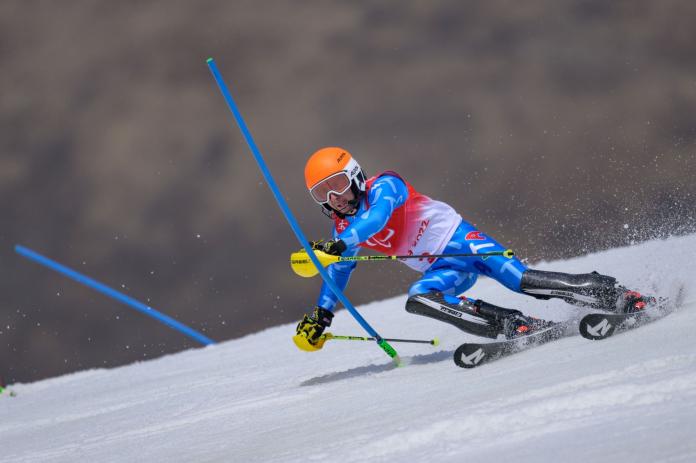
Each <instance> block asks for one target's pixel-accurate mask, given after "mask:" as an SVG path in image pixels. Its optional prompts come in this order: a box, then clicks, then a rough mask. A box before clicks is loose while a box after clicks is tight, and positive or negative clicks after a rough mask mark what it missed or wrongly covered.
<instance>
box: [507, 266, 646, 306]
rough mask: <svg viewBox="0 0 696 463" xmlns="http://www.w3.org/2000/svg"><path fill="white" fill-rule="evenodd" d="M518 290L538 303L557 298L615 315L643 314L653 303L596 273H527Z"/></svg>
mask: <svg viewBox="0 0 696 463" xmlns="http://www.w3.org/2000/svg"><path fill="white" fill-rule="evenodd" d="M520 289H521V290H522V292H523V293H525V294H529V295H530V296H534V297H536V298H537V299H550V298H552V297H554V298H560V299H563V300H565V301H566V302H568V303H571V304H574V305H579V306H583V307H590V308H593V309H600V310H606V311H609V312H616V313H633V312H639V311H641V310H644V309H645V308H646V307H648V306H649V305H651V304H655V302H656V300H655V298H654V297H651V296H643V295H641V294H640V293H638V292H636V291H630V290H628V289H626V288H625V287H623V286H620V285H619V284H617V282H616V278H613V277H610V276H606V275H600V274H599V273H597V272H592V273H583V274H569V273H560V272H545V271H541V270H527V271H526V272H524V274H523V275H522V282H521V283H520Z"/></svg>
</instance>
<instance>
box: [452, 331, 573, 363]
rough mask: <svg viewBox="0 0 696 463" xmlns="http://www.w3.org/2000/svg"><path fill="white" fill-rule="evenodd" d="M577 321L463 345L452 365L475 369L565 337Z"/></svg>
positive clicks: (455, 355) (455, 352)
mask: <svg viewBox="0 0 696 463" xmlns="http://www.w3.org/2000/svg"><path fill="white" fill-rule="evenodd" d="M576 322H577V321H566V322H560V323H556V324H554V325H552V326H549V327H547V328H544V329H541V330H539V331H536V332H534V333H532V334H528V335H524V336H520V337H517V338H514V339H507V340H504V341H495V342H489V343H464V344H462V345H461V346H459V347H458V348H457V350H455V351H454V363H455V364H457V366H460V367H462V368H475V367H478V366H481V365H483V364H484V363H488V362H491V361H493V360H498V359H500V358H502V357H507V356H508V355H512V354H516V353H518V352H522V351H524V350H527V349H531V348H533V347H537V346H541V345H542V344H546V343H548V342H551V341H555V340H557V339H561V338H563V337H565V336H566V334H567V332H568V328H570V327H572V326H574V324H575V323H576Z"/></svg>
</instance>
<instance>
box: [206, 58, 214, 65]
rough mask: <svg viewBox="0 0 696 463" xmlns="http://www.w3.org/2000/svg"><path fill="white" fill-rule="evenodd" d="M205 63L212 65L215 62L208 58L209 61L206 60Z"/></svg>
mask: <svg viewBox="0 0 696 463" xmlns="http://www.w3.org/2000/svg"><path fill="white" fill-rule="evenodd" d="M205 62H206V63H208V64H210V63H212V62H213V58H208V59H207V60H205Z"/></svg>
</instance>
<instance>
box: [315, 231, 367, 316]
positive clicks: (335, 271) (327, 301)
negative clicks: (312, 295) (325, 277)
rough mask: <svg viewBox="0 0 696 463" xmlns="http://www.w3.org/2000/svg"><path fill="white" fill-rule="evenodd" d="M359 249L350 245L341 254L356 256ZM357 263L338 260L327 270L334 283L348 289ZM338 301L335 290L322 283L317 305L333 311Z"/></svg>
mask: <svg viewBox="0 0 696 463" xmlns="http://www.w3.org/2000/svg"><path fill="white" fill-rule="evenodd" d="M333 237H334V239H336V232H335V231H334V233H333ZM359 250H360V248H359V247H358V246H352V247H348V248H347V249H346V250H345V251H343V253H342V254H341V255H342V256H356V255H357V254H358V251H359ZM356 265H357V264H356V263H355V262H336V263H335V264H331V265H329V266H328V267H327V269H326V271H327V272H328V274H329V276H330V277H331V279H332V280H333V281H334V283H336V286H338V287H339V289H340V290H341V291H343V290H344V289H346V286H348V280H349V279H350V275H351V274H352V273H353V270H354V269H355V266H356ZM336 302H338V298H337V297H336V295H335V294H334V293H333V291H331V288H329V286H328V285H327V284H326V283H324V284H322V285H321V291H320V292H319V298H318V299H317V306H318V307H322V308H324V309H326V310H331V311H333V309H334V307H335V305H336Z"/></svg>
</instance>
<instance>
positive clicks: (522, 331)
mask: <svg viewBox="0 0 696 463" xmlns="http://www.w3.org/2000/svg"><path fill="white" fill-rule="evenodd" d="M554 324H555V323H553V322H550V321H546V320H542V319H540V318H535V317H530V316H528V315H523V314H522V313H519V314H513V315H509V316H508V317H506V318H505V319H504V320H503V335H504V336H505V338H506V339H514V338H518V337H520V336H526V335H528V334H533V333H535V332H537V331H539V330H541V329H544V328H548V327H550V326H553V325H554Z"/></svg>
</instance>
